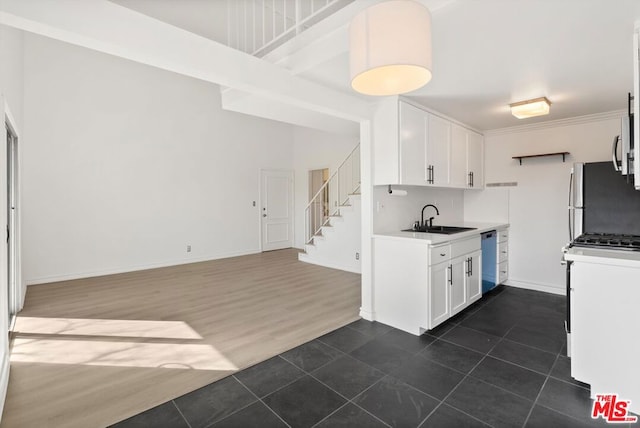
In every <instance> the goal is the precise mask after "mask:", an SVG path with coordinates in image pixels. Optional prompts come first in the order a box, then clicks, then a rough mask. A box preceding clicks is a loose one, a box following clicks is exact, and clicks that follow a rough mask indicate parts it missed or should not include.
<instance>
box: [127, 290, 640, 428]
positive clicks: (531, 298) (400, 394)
mask: <svg viewBox="0 0 640 428" xmlns="http://www.w3.org/2000/svg"><path fill="white" fill-rule="evenodd" d="M564 310H565V300H564V297H562V296H556V295H551V294H545V293H540V292H534V291H527V290H522V289H517V288H511V287H498V288H497V289H495V290H494V291H492V292H490V293H488V294H487V295H485V296H484V297H483V298H482V300H480V301H479V302H477V303H476V304H474V305H473V306H471V307H469V308H467V309H466V310H465V311H464V312H462V313H460V314H458V315H457V316H456V317H454V318H453V319H451V320H449V321H447V322H446V323H444V324H443V325H441V326H440V327H438V328H437V329H435V330H434V331H430V332H428V333H425V334H423V335H422V336H420V337H416V336H413V335H410V334H408V333H404V332H402V331H399V330H396V329H394V328H391V327H388V326H386V325H383V324H379V323H371V322H368V321H365V320H360V321H356V322H354V323H352V324H350V325H348V326H346V327H343V328H341V329H339V330H336V331H334V332H331V333H329V334H327V335H325V336H322V337H320V338H318V339H316V340H313V341H311V342H308V343H306V344H304V345H302V346H299V347H298V348H295V349H292V350H290V351H288V352H285V353H283V354H281V355H278V356H276V357H273V358H271V359H270V360H267V361H265V362H263V363H260V364H258V365H256V366H253V367H250V368H248V369H245V370H243V371H240V372H238V373H236V374H235V375H233V376H230V377H227V378H225V379H222V380H220V381H218V382H215V383H213V384H211V385H208V386H205V387H203V388H201V389H198V390H196V391H194V392H191V393H189V394H186V395H184V396H182V397H179V398H176V399H175V400H172V401H170V402H167V403H164V404H162V405H160V406H158V407H156V408H153V409H151V410H149V411H146V412H144V413H141V414H139V415H137V416H134V417H132V418H130V419H127V420H125V421H122V422H120V423H118V424H116V425H114V427H117V428H126V427H154V428H161V427H171V428H173V427H190V428H204V427H287V426H290V427H386V426H393V427H476V426H477V427H483V426H484V427H486V426H494V427H523V426H526V427H543V428H547V427H582V426H606V425H607V424H606V423H605V422H604V421H602V420H592V419H591V418H590V410H591V400H590V398H589V389H588V385H584V384H581V383H580V382H576V381H574V380H573V379H572V378H571V375H570V361H571V360H570V359H569V358H567V357H566V336H565V334H564V317H565V315H564ZM622 426H625V427H628V426H629V425H624V424H623V425H622ZM634 426H639V427H640V423H638V424H634Z"/></svg>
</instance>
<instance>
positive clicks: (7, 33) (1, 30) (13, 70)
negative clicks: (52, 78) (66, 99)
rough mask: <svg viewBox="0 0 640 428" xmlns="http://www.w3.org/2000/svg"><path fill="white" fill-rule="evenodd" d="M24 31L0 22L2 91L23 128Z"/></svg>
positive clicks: (0, 83)
mask: <svg viewBox="0 0 640 428" xmlns="http://www.w3.org/2000/svg"><path fill="white" fill-rule="evenodd" d="M23 39H24V36H23V32H22V31H21V30H16V29H14V28H11V27H7V26H5V25H2V24H0V93H1V94H2V95H4V97H5V98H6V101H7V104H8V105H9V108H10V109H11V114H12V115H13V118H14V119H15V121H16V124H17V125H18V128H19V129H20V130H22V129H23V119H22V105H23V77H22V76H23Z"/></svg>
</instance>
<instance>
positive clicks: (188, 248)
mask: <svg viewBox="0 0 640 428" xmlns="http://www.w3.org/2000/svg"><path fill="white" fill-rule="evenodd" d="M190 252H191V245H187V253H190Z"/></svg>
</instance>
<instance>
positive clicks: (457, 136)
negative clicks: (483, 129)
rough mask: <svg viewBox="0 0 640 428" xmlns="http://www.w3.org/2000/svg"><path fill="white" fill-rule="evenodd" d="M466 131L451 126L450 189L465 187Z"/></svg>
mask: <svg viewBox="0 0 640 428" xmlns="http://www.w3.org/2000/svg"><path fill="white" fill-rule="evenodd" d="M468 132H469V131H467V130H466V129H465V128H463V127H462V126H460V125H456V124H452V125H451V179H450V180H449V184H450V185H451V187H458V188H462V187H466V186H467V182H468V177H469V175H468V174H467V155H466V153H467V134H468Z"/></svg>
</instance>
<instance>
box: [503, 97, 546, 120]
mask: <svg viewBox="0 0 640 428" xmlns="http://www.w3.org/2000/svg"><path fill="white" fill-rule="evenodd" d="M550 105H551V102H550V101H549V100H548V99H547V97H540V98H535V99H533V100H527V101H520V102H517V103H513V104H509V106H510V107H511V114H512V115H514V116H515V117H517V118H518V119H526V118H528V117H536V116H543V115H545V114H549V106H550Z"/></svg>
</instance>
